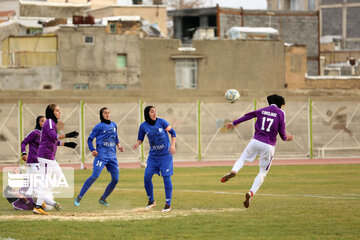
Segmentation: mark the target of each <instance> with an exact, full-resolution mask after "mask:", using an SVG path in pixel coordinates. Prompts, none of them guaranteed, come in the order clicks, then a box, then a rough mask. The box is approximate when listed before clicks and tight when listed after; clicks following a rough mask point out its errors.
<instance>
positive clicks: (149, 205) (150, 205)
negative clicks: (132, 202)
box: [145, 201, 156, 210]
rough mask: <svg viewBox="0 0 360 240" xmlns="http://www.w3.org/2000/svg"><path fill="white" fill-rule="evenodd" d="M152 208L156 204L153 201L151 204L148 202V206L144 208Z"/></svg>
mask: <svg viewBox="0 0 360 240" xmlns="http://www.w3.org/2000/svg"><path fill="white" fill-rule="evenodd" d="M153 207H156V202H155V201H152V202H150V201H149V202H148V205H147V206H146V208H145V209H146V210H150V209H152V208H153Z"/></svg>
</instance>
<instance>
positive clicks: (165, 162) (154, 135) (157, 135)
mask: <svg viewBox="0 0 360 240" xmlns="http://www.w3.org/2000/svg"><path fill="white" fill-rule="evenodd" d="M144 115H145V122H143V123H142V124H141V125H140V128H139V133H138V140H137V142H136V143H135V145H134V149H136V148H138V147H139V145H140V144H141V143H142V142H143V141H144V137H145V134H146V135H147V137H148V139H149V144H150V152H149V156H148V159H147V166H146V168H145V174H144V186H145V190H146V194H147V196H148V199H149V202H148V205H147V207H146V209H149V210H150V209H151V208H153V207H155V206H156V202H155V200H154V194H153V184H152V177H153V175H154V174H157V175H160V173H161V176H162V177H163V180H164V187H165V197H166V204H165V207H164V209H163V210H162V212H169V211H171V197H172V182H171V175H173V156H172V155H173V154H175V152H176V149H175V142H176V133H175V131H174V129H172V128H171V126H170V124H169V123H168V122H167V121H166V120H165V119H162V118H158V117H157V116H156V109H155V107H153V106H147V107H146V108H145V110H144ZM167 133H170V135H171V144H170V141H169V137H168V134H167Z"/></svg>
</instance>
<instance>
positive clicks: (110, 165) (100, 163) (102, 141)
mask: <svg viewBox="0 0 360 240" xmlns="http://www.w3.org/2000/svg"><path fill="white" fill-rule="evenodd" d="M100 120H101V122H100V123H98V124H97V125H96V126H95V127H94V129H93V130H92V131H91V133H90V136H89V138H88V141H87V142H88V146H89V149H90V151H91V153H92V155H93V156H94V157H95V159H94V163H93V173H92V175H91V176H90V177H89V178H88V179H87V180H86V181H85V183H84V185H83V187H82V188H81V191H80V194H79V195H78V196H77V197H76V199H75V202H74V204H75V206H79V205H80V200H81V199H82V197H83V196H84V195H85V193H86V192H87V190H88V189H89V188H90V187H91V185H92V184H93V183H94V182H95V181H96V179H97V178H98V177H99V176H100V173H101V171H102V170H103V168H104V167H105V166H106V169H107V170H108V172H110V174H111V182H110V183H109V185H108V186H107V187H106V189H105V192H104V194H103V195H102V197H101V198H100V200H99V203H100V204H102V205H105V206H109V204H108V203H107V202H106V198H107V197H108V196H109V195H110V193H111V192H112V191H113V190H114V188H115V186H116V184H117V183H118V181H119V166H118V162H117V158H116V147H118V149H119V150H120V151H121V152H123V151H124V148H123V147H121V146H120V142H119V137H118V135H117V125H116V123H114V122H111V121H110V111H109V109H107V108H106V107H103V108H101V109H100ZM94 138H96V149H95V148H94V146H93V140H94Z"/></svg>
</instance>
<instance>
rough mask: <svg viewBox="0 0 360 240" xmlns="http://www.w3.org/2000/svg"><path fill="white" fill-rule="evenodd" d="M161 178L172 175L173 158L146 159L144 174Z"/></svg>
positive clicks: (155, 157) (153, 157)
mask: <svg viewBox="0 0 360 240" xmlns="http://www.w3.org/2000/svg"><path fill="white" fill-rule="evenodd" d="M160 173H161V176H163V177H166V176H171V175H173V156H172V155H171V154H167V155H163V156H150V155H149V157H148V159H147V163H146V168H145V174H157V175H160Z"/></svg>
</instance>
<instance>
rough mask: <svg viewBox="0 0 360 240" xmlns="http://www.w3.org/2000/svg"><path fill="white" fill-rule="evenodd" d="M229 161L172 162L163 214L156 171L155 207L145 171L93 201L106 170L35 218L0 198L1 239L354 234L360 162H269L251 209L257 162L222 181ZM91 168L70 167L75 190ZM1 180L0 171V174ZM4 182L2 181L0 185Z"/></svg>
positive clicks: (359, 226)
mask: <svg viewBox="0 0 360 240" xmlns="http://www.w3.org/2000/svg"><path fill="white" fill-rule="evenodd" d="M230 169H231V168H230V167H206V168H176V169H175V175H174V176H173V178H172V179H173V186H174V191H173V200H172V207H173V211H172V212H170V213H165V214H164V213H161V209H162V208H163V206H164V204H165V202H164V190H163V182H162V178H161V177H158V176H154V178H153V182H154V193H155V200H156V202H157V204H158V206H157V207H156V208H155V210H153V211H151V212H141V211H139V209H140V208H143V207H145V206H146V204H147V198H146V194H145V190H144V188H143V171H144V169H121V171H120V181H119V183H118V185H117V187H116V189H115V190H114V192H113V193H112V195H110V197H109V198H108V202H109V203H110V204H111V206H109V207H105V206H101V205H100V204H99V203H98V199H99V197H100V196H101V195H102V193H103V191H104V189H105V187H106V185H107V183H108V182H109V180H110V174H108V173H107V172H106V170H105V171H103V173H102V175H101V176H100V178H99V179H98V180H97V181H96V182H95V183H94V185H93V186H92V188H90V190H89V191H88V193H87V194H86V195H85V197H84V199H83V200H82V201H81V206H80V207H75V206H74V205H73V199H58V200H59V202H60V203H61V204H62V208H63V210H62V211H61V212H51V214H52V215H51V216H37V215H34V214H32V212H30V211H28V212H21V211H15V210H12V207H11V205H10V204H9V203H8V202H7V201H6V199H4V198H2V199H1V200H0V239H6V238H10V239H359V238H360V165H315V166H314V165H313V166H310V165H306V166H272V167H271V170H270V172H269V174H268V176H267V177H266V179H265V182H264V184H263V186H262V187H261V188H260V190H259V192H258V194H257V195H256V196H255V198H254V200H253V202H252V204H251V206H250V208H249V209H245V208H244V207H243V204H242V202H243V200H244V194H245V192H247V191H248V190H249V188H250V187H251V184H252V182H253V179H254V178H255V176H256V174H257V172H258V167H255V166H246V167H244V168H243V169H242V170H241V171H240V172H239V174H238V175H237V176H236V177H235V178H233V179H231V180H230V181H229V182H227V183H220V178H221V176H222V175H223V174H225V173H226V172H228V171H229V170H230ZM90 174H91V170H77V171H75V194H77V193H78V192H79V191H80V188H81V186H82V184H83V182H84V181H85V180H86V178H87V177H89V176H90ZM1 181H2V176H1ZM1 186H2V184H1Z"/></svg>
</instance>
